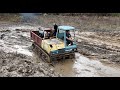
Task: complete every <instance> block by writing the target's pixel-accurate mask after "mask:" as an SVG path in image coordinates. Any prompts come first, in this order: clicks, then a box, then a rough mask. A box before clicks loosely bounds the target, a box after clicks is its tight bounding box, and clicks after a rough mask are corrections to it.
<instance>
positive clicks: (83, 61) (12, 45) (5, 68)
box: [0, 15, 120, 77]
mask: <svg viewBox="0 0 120 90" xmlns="http://www.w3.org/2000/svg"><path fill="white" fill-rule="evenodd" d="M9 17H10V18H14V19H10V20H9V19H8V20H3V19H2V20H1V21H0V76H1V77H12V76H13V77H14V76H15V77H16V76H18V77H33V76H35V77H58V76H67V77H69V76H70V77H74V76H75V77H77V76H78V77H97V76H100V77H104V76H107V77H109V76H110V77H111V76H113V77H114V76H118V77H119V76H120V67H119V64H120V23H119V22H120V18H119V17H110V16H109V17H105V16H103V17H97V16H95V17H94V16H90V17H88V16H60V15H40V16H36V17H35V18H32V20H31V19H27V21H26V20H23V18H21V17H20V16H14V17H13V16H9ZM16 18H17V19H16ZM54 22H56V23H57V24H58V25H71V26H74V27H76V30H77V31H76V38H77V39H78V42H77V45H78V53H76V54H75V55H76V58H75V59H73V60H65V61H63V60H61V61H59V62H58V61H56V62H54V67H53V66H50V65H49V64H47V63H45V62H44V61H41V60H40V58H39V57H38V56H37V55H36V53H34V51H33V50H32V48H31V44H32V42H31V40H30V30H37V29H38V27H39V26H43V27H53V23H54Z"/></svg>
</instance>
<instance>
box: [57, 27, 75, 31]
mask: <svg viewBox="0 0 120 90" xmlns="http://www.w3.org/2000/svg"><path fill="white" fill-rule="evenodd" d="M58 29H59V30H74V29H75V28H74V27H72V26H59V27H58Z"/></svg>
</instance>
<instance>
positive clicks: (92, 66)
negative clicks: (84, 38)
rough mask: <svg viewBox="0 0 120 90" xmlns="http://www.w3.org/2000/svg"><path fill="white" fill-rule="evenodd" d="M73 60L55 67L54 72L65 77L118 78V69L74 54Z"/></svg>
mask: <svg viewBox="0 0 120 90" xmlns="http://www.w3.org/2000/svg"><path fill="white" fill-rule="evenodd" d="M75 55H76V58H75V60H66V61H64V62H59V63H57V64H56V65H55V71H57V72H60V73H61V74H62V75H63V76H65V77H120V68H119V67H115V65H114V66H113V65H112V66H110V65H107V64H102V63H101V62H100V61H98V60H91V59H89V58H86V57H85V56H83V55H81V54H79V53H76V54H75Z"/></svg>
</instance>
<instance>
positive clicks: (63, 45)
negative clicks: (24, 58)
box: [30, 26, 77, 63]
mask: <svg viewBox="0 0 120 90" xmlns="http://www.w3.org/2000/svg"><path fill="white" fill-rule="evenodd" d="M67 30H69V31H70V32H71V33H72V37H73V40H74V42H73V44H72V45H68V44H67V41H66V31H67ZM52 33H53V29H51V28H43V27H41V28H39V30H36V31H30V35H31V40H32V42H33V44H32V46H33V47H34V48H35V49H36V50H37V53H38V55H39V56H40V58H41V59H42V60H45V61H47V62H49V63H50V62H51V61H53V60H58V59H60V60H61V59H67V58H70V59H72V58H74V57H75V52H76V51H77V45H76V41H75V28H74V27H72V26H58V29H57V33H56V36H53V35H52Z"/></svg>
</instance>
